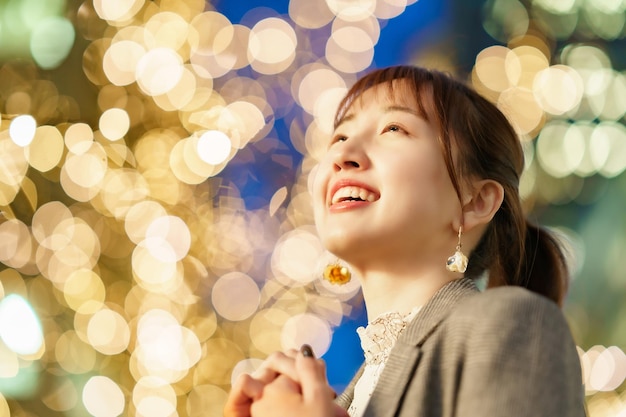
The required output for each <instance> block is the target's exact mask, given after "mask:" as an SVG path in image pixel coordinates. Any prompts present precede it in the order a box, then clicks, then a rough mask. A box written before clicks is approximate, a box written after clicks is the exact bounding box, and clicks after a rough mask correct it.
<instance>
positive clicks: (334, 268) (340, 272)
mask: <svg viewBox="0 0 626 417" xmlns="http://www.w3.org/2000/svg"><path fill="white" fill-rule="evenodd" d="M351 278H352V273H351V272H350V270H349V269H348V267H347V266H344V265H341V264H339V260H336V261H335V262H333V263H331V264H329V265H326V268H324V279H325V280H326V281H328V282H330V283H331V284H337V285H345V284H347V283H348V282H350V279H351Z"/></svg>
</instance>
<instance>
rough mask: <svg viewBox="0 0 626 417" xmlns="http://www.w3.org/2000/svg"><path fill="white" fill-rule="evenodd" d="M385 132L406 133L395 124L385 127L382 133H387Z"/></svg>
mask: <svg viewBox="0 0 626 417" xmlns="http://www.w3.org/2000/svg"><path fill="white" fill-rule="evenodd" d="M387 132H400V133H407V131H406V129H404V128H403V127H402V126H400V125H399V124H396V123H390V124H388V125H387V126H385V128H384V129H383V133H387Z"/></svg>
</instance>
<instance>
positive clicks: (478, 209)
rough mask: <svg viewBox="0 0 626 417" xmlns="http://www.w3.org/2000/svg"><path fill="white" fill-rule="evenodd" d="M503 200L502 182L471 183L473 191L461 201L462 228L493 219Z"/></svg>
mask: <svg viewBox="0 0 626 417" xmlns="http://www.w3.org/2000/svg"><path fill="white" fill-rule="evenodd" d="M503 200H504V188H503V187H502V184H500V183H499V182H497V181H494V180H480V181H476V182H475V183H473V192H472V194H471V195H467V196H466V199H465V201H464V202H463V229H464V230H466V231H470V230H472V229H473V228H474V227H476V226H481V225H486V224H487V223H489V222H490V221H491V219H493V216H495V215H496V212H497V211H498V209H499V208H500V206H501V205H502V201H503Z"/></svg>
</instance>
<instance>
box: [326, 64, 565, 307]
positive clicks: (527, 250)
mask: <svg viewBox="0 0 626 417" xmlns="http://www.w3.org/2000/svg"><path fill="white" fill-rule="evenodd" d="M394 80H404V81H406V83H405V82H403V83H401V84H396V87H394V83H393V81H394ZM379 84H386V85H388V86H389V91H390V92H391V93H393V92H394V88H398V86H401V87H400V88H403V87H407V86H408V87H409V88H410V89H411V90H412V91H410V92H409V93H412V94H413V95H414V96H415V99H416V101H417V105H418V111H419V112H420V113H421V115H422V116H423V117H424V119H426V120H428V121H429V122H430V123H432V124H433V126H434V127H435V128H436V129H438V132H439V141H440V145H441V150H442V153H443V156H444V159H445V162H446V166H447V169H448V174H449V175H450V179H451V180H452V184H453V186H454V188H455V190H456V192H457V195H458V196H459V200H461V186H462V184H467V183H468V181H469V179H471V178H478V179H492V180H494V181H497V182H498V183H500V184H501V185H502V187H503V188H504V200H503V202H502V205H501V206H500V209H499V210H498V211H497V213H496V214H495V216H494V218H493V220H492V221H491V222H490V224H489V226H488V227H487V229H486V231H485V233H484V234H483V236H482V238H481V240H480V241H479V243H478V245H477V246H476V248H475V249H474V250H473V251H472V253H471V254H470V259H469V265H468V268H467V271H466V272H465V276H466V277H468V278H478V277H480V276H481V275H482V274H483V273H485V272H487V273H488V277H489V280H488V286H490V287H495V286H501V285H518V286H522V287H526V288H528V289H530V290H532V291H534V292H537V293H539V294H542V295H544V296H546V297H548V298H550V299H552V300H553V301H555V302H556V303H557V304H559V305H562V303H563V298H564V296H565V292H566V291H567V287H568V279H569V274H568V271H567V266H566V264H565V259H564V255H563V252H562V249H561V247H560V245H559V242H558V241H557V240H556V239H555V238H554V236H553V235H552V234H550V233H549V232H548V231H547V230H545V229H543V228H541V227H539V226H537V225H534V224H532V223H530V222H529V221H528V220H527V218H526V216H525V214H524V212H523V209H522V204H521V201H520V197H519V179H520V175H521V174H522V170H523V168H524V153H523V151H522V147H521V144H520V141H519V139H518V137H517V135H516V133H515V130H514V129H513V128H512V127H511V124H510V123H509V122H508V120H507V119H506V117H505V116H504V115H503V114H502V112H500V110H498V108H497V107H496V106H495V105H493V104H492V103H491V102H489V101H488V100H486V99H485V98H483V97H482V96H480V95H479V94H478V93H476V91H474V90H473V89H472V88H470V87H468V86H467V85H465V84H464V83H462V82H460V81H457V80H455V79H454V78H452V77H451V76H449V75H447V74H445V73H441V72H438V71H434V70H428V69H424V68H420V67H412V66H396V67H390V68H384V69H379V70H376V71H374V72H371V73H369V74H368V75H366V76H365V77H363V78H361V79H360V80H359V81H357V82H356V83H355V84H354V85H353V86H352V88H351V89H350V91H349V92H348V94H347V95H346V97H345V98H344V99H343V101H342V102H341V103H340V105H339V109H338V111H337V114H336V116H335V125H337V124H338V123H339V122H340V121H341V119H342V118H343V117H344V116H345V113H346V112H347V111H348V109H349V107H350V105H351V104H352V103H353V102H354V101H355V100H358V99H359V98H360V97H361V95H362V94H363V92H365V91H366V90H367V89H369V88H371V87H374V86H377V85H379ZM402 93H406V92H404V91H403V92H402ZM453 148H454V150H455V151H454V152H453ZM455 155H456V158H455Z"/></svg>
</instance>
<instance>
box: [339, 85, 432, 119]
mask: <svg viewBox="0 0 626 417" xmlns="http://www.w3.org/2000/svg"><path fill="white" fill-rule="evenodd" d="M418 89H419V90H422V91H418ZM425 90H426V89H425V88H420V87H419V86H416V85H415V84H414V83H413V82H412V80H409V79H395V80H392V81H385V82H383V83H380V84H376V85H374V86H371V87H369V88H367V89H365V90H363V91H360V92H359V91H356V92H355V91H353V92H352V93H351V94H352V95H351V97H350V96H349V97H348V100H347V101H346V102H345V103H344V107H343V109H339V111H338V112H337V118H336V122H337V123H341V121H342V120H343V119H344V118H345V117H346V116H349V115H350V114H353V113H355V112H358V111H359V110H360V109H363V108H365V107H367V106H371V105H377V106H381V107H389V106H398V107H404V108H408V109H411V110H413V111H414V112H415V113H416V114H419V115H420V116H421V117H422V118H424V119H425V120H429V117H428V112H427V110H426V109H427V108H430V107H431V106H430V102H431V94H430V91H425Z"/></svg>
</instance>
